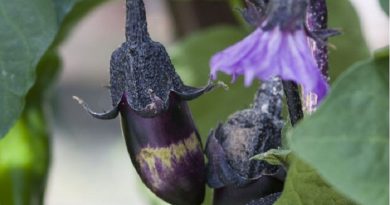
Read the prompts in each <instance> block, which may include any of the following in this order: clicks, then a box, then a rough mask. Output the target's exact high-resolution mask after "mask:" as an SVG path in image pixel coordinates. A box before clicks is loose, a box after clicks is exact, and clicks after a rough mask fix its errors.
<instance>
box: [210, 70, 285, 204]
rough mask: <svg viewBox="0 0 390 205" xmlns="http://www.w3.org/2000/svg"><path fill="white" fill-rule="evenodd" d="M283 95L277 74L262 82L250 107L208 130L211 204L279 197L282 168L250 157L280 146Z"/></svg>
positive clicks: (269, 200)
mask: <svg viewBox="0 0 390 205" xmlns="http://www.w3.org/2000/svg"><path fill="white" fill-rule="evenodd" d="M282 96H283V88H282V82H281V80H280V79H279V78H277V77H276V78H274V79H272V80H270V81H265V82H263V83H262V85H261V87H260V89H259V91H258V92H257V94H256V97H255V100H254V103H253V105H252V106H251V108H248V109H245V110H241V111H238V112H236V113H234V114H233V115H231V116H230V117H229V119H228V120H227V122H226V123H224V124H220V125H218V126H217V128H216V129H215V130H213V131H212V132H211V133H210V135H209V137H208V140H207V144H206V156H207V158H208V164H207V183H208V185H209V186H210V187H212V188H214V189H215V190H214V202H213V204H214V205H246V204H259V205H265V204H272V202H274V201H275V200H276V199H277V198H278V197H277V196H279V193H280V192H281V191H282V189H283V184H284V177H285V170H284V168H283V167H281V166H274V165H270V164H268V163H267V162H265V161H256V160H250V158H251V157H253V156H254V155H256V154H260V153H264V152H266V151H268V150H270V149H277V148H279V147H281V130H282V128H283V126H284V123H283V120H282V115H281V112H282ZM271 195H272V196H271Z"/></svg>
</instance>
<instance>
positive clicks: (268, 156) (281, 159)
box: [251, 149, 291, 167]
mask: <svg viewBox="0 0 390 205" xmlns="http://www.w3.org/2000/svg"><path fill="white" fill-rule="evenodd" d="M290 153H291V151H290V150H281V149H270V150H268V151H267V152H264V153H261V154H258V155H255V156H253V157H252V158H251V159H252V160H264V161H266V162H268V163H269V164H271V165H283V166H285V167H288V166H289V164H290V160H291V159H290V156H291V155H290Z"/></svg>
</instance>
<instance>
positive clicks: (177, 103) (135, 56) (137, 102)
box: [76, 0, 214, 205]
mask: <svg viewBox="0 0 390 205" xmlns="http://www.w3.org/2000/svg"><path fill="white" fill-rule="evenodd" d="M126 8H127V18H126V42H124V43H123V44H122V45H121V46H120V47H119V48H118V49H116V50H115V51H114V52H113V54H112V56H111V62H110V91H111V98H112V105H113V109H112V110H110V111H108V112H105V113H96V112H94V111H92V110H91V109H89V108H88V106H87V104H86V103H84V102H83V101H82V100H80V99H79V98H76V99H77V100H78V101H79V103H80V104H81V105H83V107H84V108H85V109H86V110H87V111H88V112H89V114H91V115H92V116H94V117H95V118H99V119H113V118H115V117H116V116H117V115H118V113H120V115H121V121H122V130H123V134H124V136H125V139H126V144H127V149H128V152H129V154H130V158H131V160H132V162H133V164H134V166H135V168H136V170H137V172H138V174H139V175H140V177H141V179H142V181H143V182H144V183H145V184H146V186H147V187H148V188H149V189H150V190H152V192H154V193H155V194H156V195H157V196H159V197H160V198H162V199H163V200H165V201H167V202H169V203H171V204H178V205H187V204H188V205H199V204H201V203H202V201H203V199H204V193H205V181H206V180H205V165H204V158H203V151H202V146H201V142H200V137H199V134H198V131H197V129H196V127H195V124H194V122H193V120H192V117H191V112H190V110H189V108H188V105H187V102H186V101H188V100H192V99H194V98H196V97H198V96H200V95H202V94H203V93H204V92H207V91H209V90H211V89H212V88H213V87H214V84H212V83H211V82H209V84H208V85H207V86H205V87H204V88H193V87H190V86H186V85H184V84H183V82H182V81H181V79H180V77H179V76H178V75H177V74H176V72H175V69H174V67H173V65H172V63H171V60H170V58H169V56H168V54H167V52H166V50H165V48H164V46H163V45H161V44H160V43H158V42H154V41H153V40H151V38H150V36H149V33H148V31H147V23H146V18H145V8H144V3H143V1H142V0H126Z"/></svg>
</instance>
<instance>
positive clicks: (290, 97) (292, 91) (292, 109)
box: [283, 80, 303, 126]
mask: <svg viewBox="0 0 390 205" xmlns="http://www.w3.org/2000/svg"><path fill="white" fill-rule="evenodd" d="M283 90H284V94H285V95H286V99H287V107H288V112H289V114H290V121H291V125H292V126H295V125H296V123H297V122H298V121H299V120H301V119H302V118H303V111H302V103H301V99H300V97H299V90H298V85H297V84H296V83H295V82H293V81H289V80H283Z"/></svg>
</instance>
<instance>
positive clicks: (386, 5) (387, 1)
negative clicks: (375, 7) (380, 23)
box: [379, 0, 389, 15]
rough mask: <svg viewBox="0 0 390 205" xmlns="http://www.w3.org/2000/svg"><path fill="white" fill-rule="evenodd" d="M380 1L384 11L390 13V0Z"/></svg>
mask: <svg viewBox="0 0 390 205" xmlns="http://www.w3.org/2000/svg"><path fill="white" fill-rule="evenodd" d="M379 3H380V5H381V7H382V9H383V11H384V12H385V13H386V14H387V15H389V0H379Z"/></svg>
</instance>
